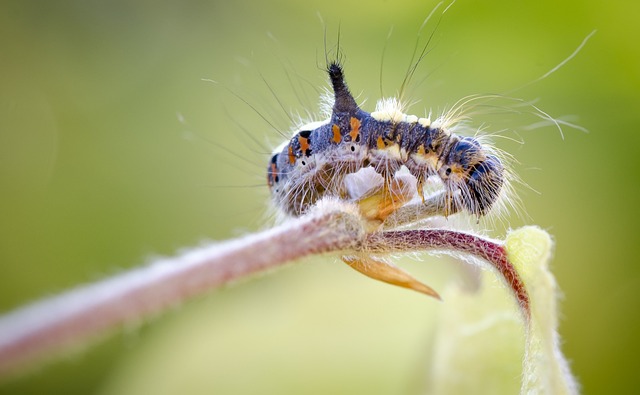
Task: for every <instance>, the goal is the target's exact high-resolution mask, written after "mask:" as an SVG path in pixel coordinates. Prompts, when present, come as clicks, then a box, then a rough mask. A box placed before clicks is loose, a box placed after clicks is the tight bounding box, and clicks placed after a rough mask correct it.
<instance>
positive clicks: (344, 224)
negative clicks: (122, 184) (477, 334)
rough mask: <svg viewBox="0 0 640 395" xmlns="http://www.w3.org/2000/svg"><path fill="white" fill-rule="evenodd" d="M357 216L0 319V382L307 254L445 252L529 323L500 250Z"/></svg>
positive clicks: (301, 222) (455, 235)
mask: <svg viewBox="0 0 640 395" xmlns="http://www.w3.org/2000/svg"><path fill="white" fill-rule="evenodd" d="M366 228H367V223H366V221H365V220H363V218H362V216H361V215H360V214H359V212H358V208H357V207H355V206H352V205H349V204H347V203H340V202H335V201H331V200H327V201H321V202H319V203H318V205H317V207H316V208H315V211H314V212H312V213H311V214H309V215H308V216H305V217H302V218H298V219H292V220H289V221H288V222H287V223H286V224H285V225H281V226H278V227H275V228H272V229H270V230H266V231H264V232H261V233H257V234H254V235H249V236H246V237H243V238H240V239H236V240H232V241H229V242H225V243H219V244H214V245H210V246H207V247H203V248H199V249H193V250H189V251H186V252H185V253H183V254H181V255H179V256H176V257H174V258H165V259H159V260H157V261H155V262H153V263H152V264H150V265H148V266H146V267H141V268H138V269H134V270H131V271H128V272H125V273H122V274H120V275H116V276H114V277H111V278H108V279H105V280H103V281H100V282H97V283H94V284H90V285H86V286H82V287H79V288H77V289H75V290H71V291H68V292H66V293H63V294H61V295H58V296H54V297H51V298H48V299H44V300H42V301H39V302H36V303H33V304H31V305H28V306H26V307H23V308H21V309H18V310H16V311H14V312H11V313H9V314H7V315H5V316H3V317H0V376H3V375H7V374H9V373H11V372H18V371H19V368H20V367H22V366H24V365H26V364H27V363H29V362H34V361H38V360H42V359H45V358H46V357H51V356H52V355H54V354H55V353H56V352H60V351H63V350H65V349H69V348H71V347H72V346H78V345H84V344H87V342H88V341H89V340H92V339H96V338H97V337H99V336H100V335H104V334H105V333H107V332H108V331H112V330H114V329H115V328H117V327H119V326H122V325H125V324H127V323H131V322H136V321H139V320H141V319H143V318H145V317H148V316H150V315H153V314H154V313H159V312H162V311H165V310H167V309H168V308H170V307H171V306H174V305H177V304H180V303H182V302H184V301H186V300H188V299H189V298H192V297H193V296H196V295H199V294H202V293H204V292H206V291H208V290H211V289H214V288H216V287H218V286H220V285H224V284H228V283H230V282H232V281H235V280H238V279H241V278H244V277H246V276H250V275H252V274H256V273H259V272H262V271H265V270H267V269H269V268H274V267H277V266H280V265H283V264H285V263H287V262H289V261H291V260H294V259H299V258H302V257H304V256H308V255H312V254H321V253H326V252H332V251H358V252H363V253H386V252H393V251H400V252H407V251H416V250H433V249H439V250H446V251H451V252H463V253H468V254H471V255H474V256H477V257H479V258H482V259H485V260H487V261H488V262H490V263H491V264H492V265H493V266H494V267H495V268H496V269H498V272H499V273H500V274H501V275H502V276H503V277H504V279H505V281H506V282H507V283H508V284H509V285H510V287H511V289H512V291H513V292H514V293H515V296H516V299H517V300H518V301H519V303H520V306H521V308H522V311H523V313H524V315H525V317H526V321H527V322H528V317H529V315H530V314H529V298H528V295H527V292H526V290H525V287H524V285H523V283H522V281H521V280H520V277H519V275H518V274H517V272H516V271H515V269H514V268H513V266H512V265H511V263H510V262H509V260H508V258H507V255H506V253H505V249H504V247H503V246H502V245H501V244H499V243H497V242H494V241H491V240H487V239H483V238H480V237H477V236H474V235H470V234H466V233H460V232H455V231H448V230H436V229H431V230H407V231H387V232H378V233H366V232H365V229H366Z"/></svg>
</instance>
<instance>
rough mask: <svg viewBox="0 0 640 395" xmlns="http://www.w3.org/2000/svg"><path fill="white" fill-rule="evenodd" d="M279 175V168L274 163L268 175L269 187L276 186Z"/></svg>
mask: <svg viewBox="0 0 640 395" xmlns="http://www.w3.org/2000/svg"><path fill="white" fill-rule="evenodd" d="M277 175H278V167H277V166H276V164H275V163H272V164H271V171H270V172H269V174H268V175H267V183H268V184H269V187H272V186H273V184H275V182H276V176H277Z"/></svg>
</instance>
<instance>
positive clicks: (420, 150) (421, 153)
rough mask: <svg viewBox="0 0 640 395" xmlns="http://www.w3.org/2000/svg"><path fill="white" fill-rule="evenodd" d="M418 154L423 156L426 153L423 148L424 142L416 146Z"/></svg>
mask: <svg viewBox="0 0 640 395" xmlns="http://www.w3.org/2000/svg"><path fill="white" fill-rule="evenodd" d="M418 154H420V155H423V156H424V155H426V154H427V152H426V151H425V149H424V144H420V146H419V147H418Z"/></svg>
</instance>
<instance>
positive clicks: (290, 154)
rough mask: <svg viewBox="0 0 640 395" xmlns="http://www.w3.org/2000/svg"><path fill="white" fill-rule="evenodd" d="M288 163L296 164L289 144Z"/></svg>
mask: <svg viewBox="0 0 640 395" xmlns="http://www.w3.org/2000/svg"><path fill="white" fill-rule="evenodd" d="M289 163H291V164H294V163H296V156H295V155H294V154H293V148H291V144H289Z"/></svg>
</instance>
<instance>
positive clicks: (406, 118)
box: [267, 62, 505, 221]
mask: <svg viewBox="0 0 640 395" xmlns="http://www.w3.org/2000/svg"><path fill="white" fill-rule="evenodd" d="M328 74H329V78H330V81H331V85H332V87H333V91H334V104H333V108H332V114H331V117H330V118H329V119H328V120H326V121H324V122H315V123H311V124H308V125H305V126H303V127H302V128H301V130H299V131H298V132H296V133H295V135H294V136H293V137H292V138H291V140H290V141H289V142H287V143H285V144H284V145H283V146H281V147H280V148H278V150H276V152H275V153H274V155H273V156H272V158H271V161H270V163H269V167H268V172H267V180H268V185H269V187H270V189H271V193H272V196H273V199H274V202H275V203H276V205H277V206H278V207H280V208H281V209H282V210H283V211H284V212H285V213H287V214H289V215H292V216H299V215H301V214H303V213H305V212H306V211H307V210H308V209H309V208H310V207H311V206H313V205H314V204H315V203H316V202H317V200H318V199H320V198H322V197H324V196H335V197H339V198H350V196H349V193H348V191H347V190H346V188H345V185H344V184H345V183H344V178H345V176H346V175H348V174H353V173H356V172H358V171H359V170H360V169H363V168H366V167H371V168H373V169H374V170H375V172H376V173H378V174H379V175H380V176H382V178H383V180H384V181H383V183H384V185H383V191H384V193H386V194H398V193H400V194H401V196H392V197H391V198H387V199H386V200H385V198H382V199H380V202H378V203H380V204H381V205H382V206H384V207H382V208H380V212H379V215H378V218H377V219H379V220H381V221H384V218H385V217H386V216H387V215H389V214H390V213H391V212H392V211H393V210H395V209H396V208H398V207H400V206H401V205H402V204H404V203H406V201H408V200H409V199H406V196H402V194H403V193H405V192H398V191H399V190H404V189H403V188H401V187H398V186H397V185H395V186H394V185H393V183H398V182H399V181H398V180H397V179H396V173H397V172H398V170H400V168H401V167H402V166H405V167H406V168H407V169H408V171H409V173H410V174H411V175H412V176H414V177H415V179H416V191H413V192H414V193H415V192H417V193H418V195H419V196H420V197H421V198H422V200H423V202H424V201H425V196H424V186H425V183H426V181H427V180H428V179H429V177H437V178H438V179H440V180H441V181H442V184H443V185H444V208H443V214H444V215H445V216H448V215H451V214H454V213H456V212H458V211H466V212H468V213H470V214H472V215H475V216H477V217H478V218H479V217H481V216H484V215H486V214H487V213H488V212H489V211H490V209H491V207H492V206H493V205H494V203H495V202H496V201H497V200H498V199H499V198H500V192H501V190H502V189H503V188H502V187H503V184H504V179H505V170H504V166H503V164H502V163H501V161H500V159H498V157H497V156H495V155H493V154H492V152H493V151H492V149H491V148H489V147H486V146H484V145H483V144H481V143H480V141H479V140H478V139H476V138H474V137H463V136H458V135H456V134H455V133H452V132H451V131H450V130H448V129H447V128H446V127H444V126H440V125H435V124H437V122H434V123H432V122H431V121H430V120H429V119H426V118H418V117H416V116H413V115H406V114H404V113H402V112H401V111H400V110H399V105H398V104H397V102H396V101H395V100H394V99H387V100H383V101H381V102H380V103H379V105H378V108H377V109H376V111H374V112H373V113H368V112H366V111H364V110H362V109H361V108H360V107H359V106H358V105H357V103H356V101H355V99H354V98H353V95H352V94H351V92H350V91H349V89H348V87H347V84H346V82H345V79H344V72H343V69H342V67H341V65H340V64H339V63H337V62H334V63H332V64H330V65H329V67H328ZM385 201H387V202H390V203H384V202H385ZM385 204H386V206H385ZM373 211H375V210H373Z"/></svg>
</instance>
